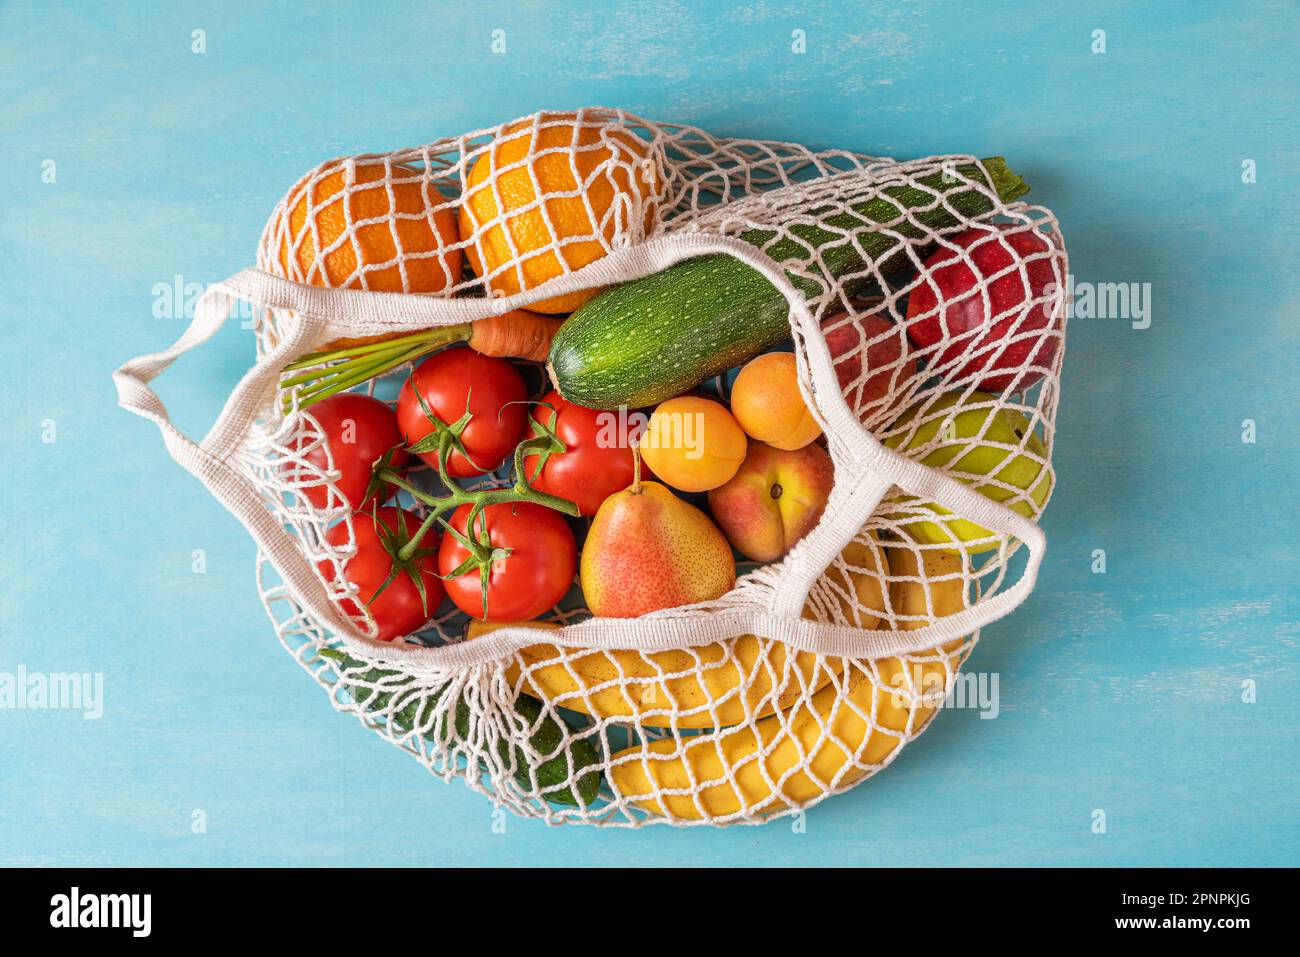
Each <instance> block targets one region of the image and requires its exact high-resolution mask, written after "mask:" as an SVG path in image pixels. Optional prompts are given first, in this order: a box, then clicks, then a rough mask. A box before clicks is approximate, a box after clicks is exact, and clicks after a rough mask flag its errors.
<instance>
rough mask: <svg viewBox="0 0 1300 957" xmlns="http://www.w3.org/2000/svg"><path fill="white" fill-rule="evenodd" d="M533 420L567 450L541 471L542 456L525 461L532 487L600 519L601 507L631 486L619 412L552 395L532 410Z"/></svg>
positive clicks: (629, 457) (555, 455)
mask: <svg viewBox="0 0 1300 957" xmlns="http://www.w3.org/2000/svg"><path fill="white" fill-rule="evenodd" d="M547 406H550V408H547ZM611 417H613V422H614V424H610V420H611ZM533 418H534V419H536V420H537V421H538V422H540V423H542V424H543V425H544V426H546V427H547V428H549V429H551V431H553V432H554V433H555V436H556V438H558V439H559V440H560V441H561V442H563V443H564V446H565V450H564V451H563V452H551V453H550V454H549V455H547V457H546V460H545V461H544V462H543V463H542V465H541V468H540V470H539V469H538V460H539V455H538V454H534V455H530V456H528V457H527V458H526V459H524V470H525V472H526V473H527V475H528V480H529V482H530V483H532V486H533V488H536V489H538V490H540V491H543V492H550V493H551V494H552V495H558V496H559V497H560V498H567V499H568V500H569V501H571V502H573V503H574V504H576V505H577V506H578V511H579V512H580V513H581V514H583V515H595V514H596V509H598V508H600V503H601V502H603V501H605V499H607V498H609V497H610V496H611V495H613V494H614V493H615V492H621V491H622V490H623V489H625V488H627V487H628V486H629V485H631V484H632V474H633V461H632V449H631V447H630V446H629V445H628V444H627V441H626V437H625V436H622V435H620V434H619V433H618V431H617V429H616V425H617V413H612V412H598V411H596V410H595V409H588V408H584V407H583V406H580V405H574V404H573V403H572V402H569V401H568V400H567V399H565V398H564V397H563V396H561V395H560V393H558V392H555V391H551V392H548V393H547V394H546V396H545V397H544V398H543V399H542V401H541V404H539V405H536V406H534V407H533ZM539 471H540V474H538V473H539Z"/></svg>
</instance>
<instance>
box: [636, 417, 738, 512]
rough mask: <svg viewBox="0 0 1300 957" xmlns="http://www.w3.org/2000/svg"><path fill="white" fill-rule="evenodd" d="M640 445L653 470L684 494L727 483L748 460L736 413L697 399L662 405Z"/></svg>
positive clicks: (642, 455)
mask: <svg viewBox="0 0 1300 957" xmlns="http://www.w3.org/2000/svg"><path fill="white" fill-rule="evenodd" d="M640 444H641V457H642V458H643V459H644V460H645V464H646V465H648V466H649V467H650V469H651V471H653V472H654V474H655V475H656V476H658V477H659V478H660V479H662V480H663V481H664V482H666V483H668V484H669V485H671V486H672V487H673V488H675V489H680V490H681V491H683V492H707V491H708V490H709V489H711V488H717V487H718V486H719V485H723V484H725V483H726V482H727V481H728V480H729V479H730V478H731V477H732V476H733V475H735V474H736V470H737V469H738V468H740V463H741V462H743V461H744V460H745V433H744V432H743V431H741V428H740V426H739V425H737V424H736V420H735V419H734V418H732V415H731V413H730V412H728V411H727V409H726V407H725V406H724V405H722V404H721V403H720V402H714V401H713V400H712V399H705V398H701V397H700V396H694V395H683V396H678V397H677V398H676V399H669V400H668V401H667V402H661V403H659V405H658V407H657V408H656V409H655V410H654V413H653V414H652V415H651V416H650V421H649V422H648V423H647V424H646V429H645V433H644V434H643V435H642V436H641V443H640Z"/></svg>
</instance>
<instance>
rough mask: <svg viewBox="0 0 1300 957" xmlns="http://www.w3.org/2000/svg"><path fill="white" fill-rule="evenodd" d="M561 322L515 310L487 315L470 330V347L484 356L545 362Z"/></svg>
mask: <svg viewBox="0 0 1300 957" xmlns="http://www.w3.org/2000/svg"><path fill="white" fill-rule="evenodd" d="M563 323H564V318H563V317H557V316H542V315H538V314H537V313H535V312H528V311H527V310H525V309H515V310H514V311H513V312H507V313H506V314H505V315H503V316H489V317H488V318H486V319H480V320H479V321H478V322H476V323H474V324H473V325H472V327H471V329H470V335H469V346H470V348H471V349H475V350H477V351H479V352H481V353H483V355H485V356H500V357H502V358H505V359H531V360H532V361H533V362H545V361H546V357H547V356H548V355H550V353H551V340H552V339H554V338H555V333H556V331H557V330H558V329H559V328H560V326H561V325H562V324H563Z"/></svg>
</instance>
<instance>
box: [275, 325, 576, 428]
mask: <svg viewBox="0 0 1300 957" xmlns="http://www.w3.org/2000/svg"><path fill="white" fill-rule="evenodd" d="M563 322H564V319H563V318H561V317H555V316H542V315H538V314H537V313H535V312H528V311H527V310H525V309H515V310H512V311H510V312H507V313H504V314H503V315H500V316H489V317H487V318H486V319H480V320H478V321H477V322H463V323H460V324H458V325H454V326H439V327H437V328H434V329H423V330H420V331H417V332H399V333H385V334H382V335H378V336H366V337H364V338H361V339H347V338H344V339H335V340H334V341H332V342H330V343H328V344H326V346H325V347H324V348H323V349H320V350H318V351H316V352H313V353H310V354H309V355H305V356H303V357H302V358H301V359H298V360H296V361H294V362H291V363H289V364H288V365H287V366H285V367H284V369H285V372H294V371H297V370H308V371H305V372H302V373H300V374H299V375H296V376H291V377H289V378H287V379H283V380H282V381H281V382H280V388H281V389H283V390H285V396H284V399H283V402H284V408H285V409H286V410H287V409H289V408H292V406H293V400H294V398H296V399H297V404H298V408H300V409H305V408H306V407H307V406H309V405H311V404H312V403H314V402H319V401H320V400H321V399H324V398H327V397H328V396H331V395H334V394H335V393H336V392H342V391H344V390H345V389H350V388H352V387H353V386H356V385H360V384H361V383H362V382H365V381H366V380H367V379H373V378H375V377H376V376H380V375H383V374H384V373H385V372H388V371H390V370H392V369H395V368H397V367H398V366H400V365H402V364H403V363H406V362H411V361H413V360H415V359H418V358H419V357H420V356H423V355H427V354H428V353H430V352H433V351H434V350H436V349H441V348H442V347H443V346H446V345H450V344H451V343H453V342H468V343H469V347H470V348H471V349H474V350H475V351H477V352H481V353H482V354H483V355H487V356H499V357H502V358H509V359H528V360H531V361H534V362H544V361H546V357H547V355H548V353H549V352H550V351H551V340H552V339H553V338H555V333H556V331H557V330H558V329H559V328H560V325H561V324H562V323H563ZM327 363H328V364H327Z"/></svg>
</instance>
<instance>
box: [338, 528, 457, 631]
mask: <svg viewBox="0 0 1300 957" xmlns="http://www.w3.org/2000/svg"><path fill="white" fill-rule="evenodd" d="M352 528H353V532H354V534H355V536H356V551H355V552H353V553H352V555H351V557H349V558H347V559H346V560H345V561H344V564H343V569H342V572H343V578H344V579H345V580H346V581H348V582H351V583H352V584H353V585H355V586H356V587H357V600H359V601H360V603H361V604H364V605H365V606H366V611H368V612H369V613H370V616H371V618H373V619H374V621H375V625H376V626H377V627H378V629H379V632H378V634H377V635H376V636H375V637H376V638H377V639H378V640H380V641H392V640H393V639H394V638H400V637H402V636H403V635H409V634H411V633H412V632H415V631H419V630H420V628H421V627H423V626H424V625H425V624H426V623H427V622H428V621H429V619H430V618H432V617H433V615H434V613H435V612H436V611H437V610H438V605H439V603H440V602H441V601H442V596H443V586H442V579H441V578H439V577H438V569H437V564H438V562H437V550H438V539H437V536H436V535H435V534H434V532H433V530H432V529H430V530H429V531H427V532H426V533H425V534H424V536H423V537H422V538H421V540H420V541H419V542H418V544H417V545H416V547H415V548H413V549H412V550H411V554H410V555H409V556H405V557H404V556H402V555H400V554H399V552H401V550H402V549H403V548H404V547H406V546H407V544H408V543H409V542H410V540H411V538H412V537H413V536H414V535H415V533H416V531H417V530H418V529H419V528H420V519H419V517H418V516H417V515H416V514H415V513H414V512H409V511H407V510H406V509H404V508H396V507H394V506H391V505H390V506H385V507H383V508H376V509H374V510H373V511H372V512H357V513H355V514H354V515H353V516H352ZM325 541H326V542H327V543H329V544H330V545H333V546H334V547H335V548H339V549H342V548H344V547H345V546H346V545H347V544H348V527H347V523H346V522H339V523H338V524H337V525H335V526H333V527H332V528H330V530H329V531H328V532H326V533H325ZM318 568H319V569H320V573H321V575H322V576H324V578H325V579H326V581H332V580H334V579H335V578H336V577H337V576H338V571H337V570H336V568H335V567H334V562H333V561H331V560H329V559H326V560H324V561H322V562H320V563H319V565H318ZM357 600H354V599H351V598H349V599H345V600H344V601H343V602H341V604H342V605H343V609H344V611H345V612H346V613H347V614H349V615H359V614H361V609H360V608H359V607H358V601H357Z"/></svg>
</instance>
